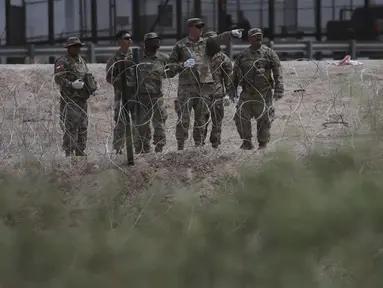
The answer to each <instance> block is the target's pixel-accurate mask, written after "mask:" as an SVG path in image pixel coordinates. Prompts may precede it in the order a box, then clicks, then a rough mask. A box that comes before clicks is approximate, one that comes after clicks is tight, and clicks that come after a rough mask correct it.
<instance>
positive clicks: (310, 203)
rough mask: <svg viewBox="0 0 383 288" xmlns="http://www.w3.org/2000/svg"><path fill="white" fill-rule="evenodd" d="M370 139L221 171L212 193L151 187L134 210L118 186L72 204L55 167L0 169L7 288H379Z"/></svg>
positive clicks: (376, 183)
mask: <svg viewBox="0 0 383 288" xmlns="http://www.w3.org/2000/svg"><path fill="white" fill-rule="evenodd" d="M375 148H376V149H378V148H377V147H372V145H369V147H368V149H362V148H354V149H350V150H347V151H346V150H344V151H335V152H334V153H332V155H327V156H326V157H324V156H320V155H316V154H313V155H311V156H308V157H307V158H305V159H304V160H303V161H299V162H297V161H296V160H295V159H292V158H291V157H290V156H288V155H284V154H278V155H272V156H271V157H272V159H270V161H268V162H267V164H265V166H263V167H262V169H258V170H255V168H251V169H250V168H249V169H244V170H243V173H240V175H241V176H240V177H236V178H232V179H230V180H227V179H225V180H222V183H223V181H226V182H225V185H219V186H217V188H216V189H218V191H216V192H217V193H214V195H219V196H218V197H215V199H214V201H211V202H208V201H203V203H202V202H201V200H200V199H199V198H198V197H197V196H195V195H196V193H195V191H192V190H186V189H176V188H175V187H174V189H173V192H171V191H169V190H170V188H169V189H166V188H165V187H164V188H163V190H162V191H158V187H159V186H160V185H154V187H157V189H156V190H152V189H149V190H148V191H146V192H145V194H144V195H143V196H142V198H141V200H137V201H136V202H135V203H133V206H134V207H133V206H132V208H131V209H132V211H135V212H134V213H133V212H132V213H128V214H126V213H124V212H123V211H122V210H119V205H118V204H117V203H118V201H117V200H116V199H118V198H120V197H118V196H117V197H116V196H111V197H109V199H104V201H102V203H103V204H102V205H100V206H99V207H91V208H88V209H78V208H70V207H69V205H68V204H64V202H63V201H62V199H63V197H62V196H63V195H62V193H63V191H62V187H59V186H58V185H56V181H55V179H54V178H53V177H48V176H46V175H45V176H44V175H39V174H38V173H36V172H35V173H32V172H31V173H30V174H28V175H27V176H23V178H16V177H13V176H12V175H3V176H2V177H1V182H0V190H1V194H0V213H1V216H2V221H1V222H0V235H1V237H0V241H1V244H0V265H1V267H0V287H2V288H3V287H4V288H11V287H26V288H27V287H31V288H32V287H33V288H34V287H36V288H37V287H39V288H42V287H50V288H55V287H92V288H97V287H113V288H115V287H116V288H117V287H137V288H152V287H153V288H161V287H164V288H165V287H166V288H173V287H174V288H176V287H177V288H181V287H182V288H183V287H193V288H194V287H198V288H205V287H206V288H215V287H217V288H218V287H219V288H237V287H263V288H274V287H276V288H277V287H283V288H289V287H303V288H306V287H307V288H316V287H318V288H319V287H320V288H322V287H323V288H340V287H351V288H354V287H355V288H360V287H364V288H370V287H371V288H377V287H380V286H381V284H382V283H383V273H382V271H383V258H382V257H383V252H382V250H381V249H382V247H383V221H382V220H383V201H382V193H383V177H382V175H383V163H382V161H381V160H380V159H379V157H377V155H378V154H377V153H376V150H375ZM31 171H36V169H34V170H31ZM103 189H106V191H105V192H110V193H109V194H110V195H115V194H114V191H121V190H124V188H123V187H121V186H120V185H119V183H117V182H116V183H114V182H112V183H110V185H108V186H107V187H105V186H104V188H103ZM153 189H154V188H153ZM125 192H126V193H128V191H125ZM76 193H78V194H81V193H84V191H76ZM106 194H108V193H106ZM165 194H167V195H168V194H171V195H172V197H171V199H166V200H164V195H165ZM111 198H114V199H111Z"/></svg>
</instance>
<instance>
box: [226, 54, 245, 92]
mask: <svg viewBox="0 0 383 288" xmlns="http://www.w3.org/2000/svg"><path fill="white" fill-rule="evenodd" d="M241 62H242V55H239V56H238V58H237V60H235V62H234V68H233V74H232V75H231V77H230V81H229V83H228V85H229V87H228V91H232V90H234V91H236V90H237V88H238V85H239V83H240V81H241V79H242V71H241Z"/></svg>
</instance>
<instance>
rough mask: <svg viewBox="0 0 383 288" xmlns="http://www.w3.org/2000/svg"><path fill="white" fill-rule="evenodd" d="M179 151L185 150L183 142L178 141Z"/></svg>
mask: <svg viewBox="0 0 383 288" xmlns="http://www.w3.org/2000/svg"><path fill="white" fill-rule="evenodd" d="M177 150H178V151H181V150H184V142H183V141H178V143H177Z"/></svg>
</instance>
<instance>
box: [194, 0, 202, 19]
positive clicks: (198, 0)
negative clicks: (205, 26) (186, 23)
mask: <svg viewBox="0 0 383 288" xmlns="http://www.w3.org/2000/svg"><path fill="white" fill-rule="evenodd" d="M194 17H198V18H200V17H201V0H194Z"/></svg>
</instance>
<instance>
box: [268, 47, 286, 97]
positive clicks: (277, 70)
mask: <svg viewBox="0 0 383 288" xmlns="http://www.w3.org/2000/svg"><path fill="white" fill-rule="evenodd" d="M269 53H270V60H271V69H272V71H273V78H274V82H275V86H274V92H275V93H274V94H275V95H274V96H275V98H277V99H280V98H282V96H283V93H284V84H283V72H282V65H281V61H280V60H279V56H278V54H277V53H275V51H273V50H271V49H270V52H269Z"/></svg>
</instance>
